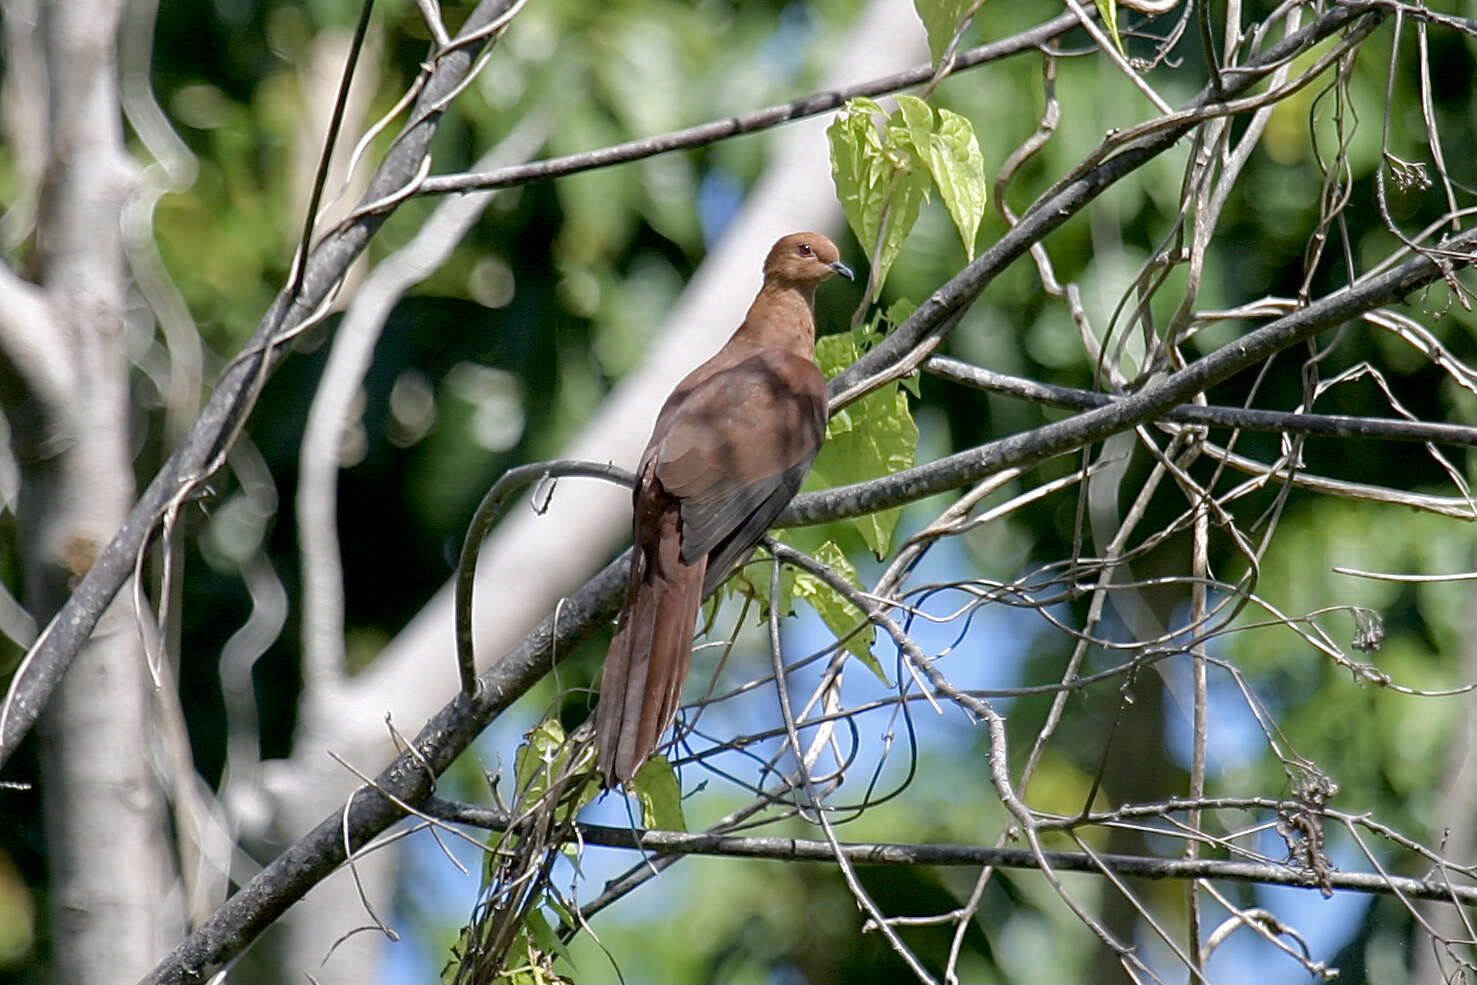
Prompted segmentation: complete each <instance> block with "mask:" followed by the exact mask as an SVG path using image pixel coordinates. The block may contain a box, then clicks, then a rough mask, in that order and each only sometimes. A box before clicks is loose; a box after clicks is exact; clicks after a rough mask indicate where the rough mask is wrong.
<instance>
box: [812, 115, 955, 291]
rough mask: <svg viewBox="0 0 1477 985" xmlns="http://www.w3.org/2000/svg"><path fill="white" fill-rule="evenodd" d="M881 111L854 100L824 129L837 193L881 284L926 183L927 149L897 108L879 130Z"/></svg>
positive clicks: (925, 192)
mask: <svg viewBox="0 0 1477 985" xmlns="http://www.w3.org/2000/svg"><path fill="white" fill-rule="evenodd" d="M909 98H912V97H909ZM924 108H925V110H926V109H927V106H926V105H925V107H924ZM929 113H930V116H931V115H932V111H929ZM882 115H883V114H882V107H881V106H879V105H878V104H877V102H876V101H875V100H872V99H865V98H860V99H853V100H851V101H849V102H848V103H847V104H846V106H845V107H844V108H842V110H841V111H840V112H839V113H837V114H836V119H835V120H834V121H832V123H831V125H830V126H829V127H828V128H827V129H826V135H827V137H828V138H829V139H830V144H831V175H832V178H833V179H834V181H835V183H836V195H837V197H838V198H839V199H840V200H841V208H842V211H844V212H845V213H846V221H847V223H848V224H849V225H850V226H851V231H852V232H853V233H855V234H856V238H857V241H858V242H860V243H861V245H862V249H863V250H865V251H866V252H867V259H868V260H869V261H870V262H871V264H872V268H873V270H874V271H875V276H876V278H877V283H878V284H879V285H880V284H881V283H882V282H883V281H885V280H886V279H887V272H888V271H889V270H891V269H892V264H893V261H894V260H896V259H897V255H898V252H899V251H900V250H902V248H903V240H904V239H906V238H907V236H908V233H909V232H910V231H911V230H912V228H913V223H914V222H916V221H917V220H918V209H919V206H921V205H922V204H923V201H924V199H926V198H927V197H928V192H929V188H930V181H929V172H928V163H927V160H926V154H921V153H920V152H919V151H918V149H917V147H916V146H915V141H914V140H913V139H912V135H911V133H910V132H909V130H908V127H907V124H906V121H905V120H904V119H903V117H902V115H901V111H899V113H894V114H893V115H892V116H891V117H887V118H886V119H885V120H884V122H885V124H886V128H885V129H884V130H879V129H878V121H877V118H878V117H881V116H882ZM900 138H901V139H900ZM923 146H924V147H926V146H927V144H926V142H925V143H924V145H923Z"/></svg>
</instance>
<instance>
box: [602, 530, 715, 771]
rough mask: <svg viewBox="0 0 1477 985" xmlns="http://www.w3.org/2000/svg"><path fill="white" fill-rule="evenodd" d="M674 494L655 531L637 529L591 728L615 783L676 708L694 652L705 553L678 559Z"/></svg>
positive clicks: (646, 751)
mask: <svg viewBox="0 0 1477 985" xmlns="http://www.w3.org/2000/svg"><path fill="white" fill-rule="evenodd" d="M680 523H681V521H680V519H679V511H678V509H677V506H676V503H675V501H672V503H671V508H670V509H666V510H663V511H662V513H661V516H660V521H659V527H658V530H657V531H655V533H656V536H655V537H652V536H650V535H649V534H648V535H647V536H641V535H640V533H639V532H638V536H637V538H636V546H635V551H634V552H633V554H632V557H631V577H630V581H629V582H628V583H627V585H626V603H625V606H624V607H623V608H622V609H621V619H620V624H619V625H618V626H617V627H616V631H615V637H614V638H613V639H612V640H611V641H610V651H609V653H607V654H606V656H605V670H604V672H603V674H602V675H601V679H600V703H599V705H598V706H596V708H595V733H596V736H597V737H598V740H599V744H600V773H601V775H602V776H603V777H604V778H605V785H606V786H607V787H613V786H615V785H616V784H617V783H624V782H626V781H627V780H629V779H630V778H631V777H632V776H634V775H635V774H636V770H637V769H639V768H640V766H641V764H642V763H644V762H645V761H646V758H647V757H648V756H650V755H651V754H652V752H654V751H655V750H656V744H657V740H658V739H660V738H661V734H662V733H663V732H664V731H666V728H667V726H668V725H669V724H671V721H672V719H673V718H674V717H676V714H677V703H678V701H679V700H680V698H681V695H682V681H683V679H684V678H686V677H687V667H688V664H689V663H690V662H691V660H692V632H693V627H694V625H695V624H696V623H697V614H698V607H699V606H700V605H701V604H702V600H703V574H704V572H705V571H706V570H707V558H706V557H704V558H699V559H698V561H697V562H696V563H694V564H687V563H685V562H684V561H683V560H682V536H681V529H680Z"/></svg>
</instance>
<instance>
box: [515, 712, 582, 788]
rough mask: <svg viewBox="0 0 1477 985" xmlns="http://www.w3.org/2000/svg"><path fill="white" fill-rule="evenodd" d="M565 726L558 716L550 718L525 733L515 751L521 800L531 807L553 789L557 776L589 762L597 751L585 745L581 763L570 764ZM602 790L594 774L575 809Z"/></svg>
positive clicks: (516, 779) (516, 773) (516, 775)
mask: <svg viewBox="0 0 1477 985" xmlns="http://www.w3.org/2000/svg"><path fill="white" fill-rule="evenodd" d="M566 738H567V736H566V735H565V734H564V726H563V725H561V724H560V723H559V719H557V718H546V719H544V720H543V721H542V722H539V723H538V724H537V725H535V726H534V727H533V728H531V729H529V730H528V731H527V732H526V733H524V739H525V741H524V743H523V744H522V745H521V746H519V747H518V751H517V752H515V753H514V754H513V778H514V781H515V782H516V784H517V787H516V790H517V798H518V800H517V803H518V806H519V807H527V806H529V805H531V804H533V803H535V802H536V801H537V800H538V799H539V798H540V797H542V796H543V795H544V793H545V792H546V791H547V790H548V789H549V784H550V783H552V782H553V781H554V780H555V779H557V778H559V777H561V776H565V775H567V774H568V773H571V772H575V771H577V770H578V769H579V768H582V767H587V766H589V762H588V760H590V759H593V758H594V755H595V752H594V749H593V748H592V747H589V746H587V747H586V748H585V749H584V753H583V757H582V760H581V762H580V763H577V764H570V762H569V755H570V748H569V746H568V745H566V744H565V740H566ZM599 794H600V784H599V782H598V780H597V779H596V778H595V777H593V776H592V777H591V778H590V779H589V780H588V781H587V782H586V783H585V786H584V787H583V788H582V789H581V790H580V794H579V798H578V801H577V803H576V804H575V807H574V809H575V810H579V809H580V808H581V807H583V806H584V805H586V804H588V803H590V802H591V801H592V800H594V799H595V798H596V797H597V796H599Z"/></svg>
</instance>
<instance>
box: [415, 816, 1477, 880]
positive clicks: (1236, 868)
mask: <svg viewBox="0 0 1477 985" xmlns="http://www.w3.org/2000/svg"><path fill="white" fill-rule="evenodd" d="M422 809H423V810H424V811H425V812H426V813H427V814H429V815H431V816H432V817H436V818H440V819H441V820H443V821H451V822H455V823H457V824H470V825H473V826H475V827H479V828H486V829H488V830H491V831H501V830H503V829H504V828H506V827H507V826H508V824H509V820H510V819H509V815H508V813H507V812H506V811H499V810H494V809H490V808H485V807H474V806H472V805H469V804H461V803H457V802H455V801H449V800H443V799H441V798H439V797H433V798H431V799H430V800H428V801H427V802H426V803H425V804H424V805H423V806H422ZM568 837H569V840H570V841H576V840H577V841H579V842H582V843H584V844H586V845H601V846H605V847H609V848H629V849H633V850H637V851H641V852H644V853H648V854H652V855H656V856H658V857H663V856H668V855H710V856H721V857H725V858H762V859H771V860H775V861H787V862H829V863H833V864H834V863H835V861H836V854H835V850H834V849H833V848H832V846H831V844H830V843H829V842H827V841H823V840H819V839H814V838H793V837H788V836H744V837H740V836H724V835H713V834H705V833H699V834H688V833H687V832H682V831H657V830H644V829H641V828H629V827H626V828H617V827H608V826H606V825H600V824H576V825H575V826H574V830H573V831H572V832H571V833H570V835H569V836H568ZM839 847H840V851H841V854H842V855H843V856H844V857H845V858H846V860H847V861H848V862H851V863H852V864H854V865H944V866H954V865H968V866H978V865H991V866H995V867H997V868H1003V869H1039V868H1040V867H1041V862H1040V860H1039V859H1038V858H1037V854H1036V853H1035V852H1033V851H1030V850H1028V849H1023V848H993V847H990V846H986V845H961V844H926V843H904V842H841V843H840V846H839ZM1041 855H1042V856H1044V857H1045V859H1046V861H1047V863H1048V864H1049V865H1050V866H1051V868H1053V869H1056V870H1059V871H1063V872H1093V873H1097V872H1101V871H1102V868H1103V867H1106V868H1107V869H1109V870H1110V871H1112V872H1114V873H1117V874H1119V875H1125V876H1134V877H1137V878H1140V879H1225V880H1228V881H1231V882H1251V883H1261V884H1268V885H1278V886H1295V887H1299V888H1316V887H1318V886H1320V885H1321V883H1320V877H1319V876H1318V875H1316V874H1314V873H1312V872H1309V871H1306V870H1303V869H1296V868H1293V867H1292V866H1288V865H1275V864H1271V863H1257V862H1233V861H1228V860H1224V859H1184V858H1154V857H1152V856H1144V855H1113V854H1103V853H1094V854H1093V855H1091V856H1089V855H1088V854H1087V853H1085V852H1063V851H1051V850H1047V849H1042V851H1041ZM1328 878H1329V880H1330V885H1332V886H1333V887H1334V888H1335V889H1344V890H1349V891H1351V892H1357V893H1372V894H1376V895H1382V896H1395V895H1404V896H1408V897H1410V898H1412V899H1424V900H1439V901H1442V902H1450V903H1464V904H1477V886H1454V885H1450V884H1449V883H1448V882H1446V881H1443V880H1438V879H1412V878H1410V877H1408V876H1396V875H1389V874H1380V873H1375V872H1333V873H1330V874H1329V876H1328Z"/></svg>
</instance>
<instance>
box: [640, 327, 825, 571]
mask: <svg viewBox="0 0 1477 985" xmlns="http://www.w3.org/2000/svg"><path fill="white" fill-rule="evenodd" d="M689 382H691V385H690V386H687V387H684V388H682V389H680V390H679V391H678V392H677V393H675V394H673V397H672V400H671V401H670V402H669V403H668V405H667V407H665V408H663V411H662V417H661V419H660V420H659V424H658V433H659V434H660V435H661V437H660V438H659V439H658V440H656V441H654V442H653V443H652V446H651V447H650V448H649V449H648V451H647V455H648V457H649V460H651V461H652V464H653V465H654V467H655V473H654V474H655V476H656V478H657V479H658V480H659V481H660V482H661V484H662V486H663V488H665V489H666V491H667V492H668V493H670V494H671V495H673V496H676V497H677V498H678V499H679V500H680V501H681V503H682V556H683V558H684V560H686V561H687V563H689V564H691V563H693V562H694V561H696V559H697V558H700V557H703V556H704V555H712V556H711V557H710V558H709V563H708V580H709V584H708V585H707V586H705V587H706V588H711V587H712V585H713V584H716V581H717V580H719V579H721V578H722V577H724V576H725V575H726V574H727V572H728V569H729V568H730V567H731V566H732V565H733V564H735V563H737V562H738V561H740V560H742V558H743V555H745V554H747V553H748V551H749V549H750V548H752V547H753V546H754V544H755V543H756V542H757V541H758V540H759V538H760V537H762V536H763V535H764V531H766V530H767V529H769V525H770V524H771V523H773V522H774V518H775V517H776V516H778V515H779V513H780V511H781V510H783V509H784V508H785V504H786V503H788V502H789V501H790V497H792V496H793V495H794V494H795V492H796V490H798V489H799V488H800V484H801V482H803V481H804V479H805V474H806V472H808V471H809V470H810V463H811V461H812V460H814V458H815V454H816V452H817V451H818V450H819V449H820V445H821V439H822V438H823V437H824V435H825V421H826V396H825V394H826V390H825V380H824V379H823V378H822V376H821V374H820V370H818V369H816V367H815V364H814V363H813V362H811V361H810V360H809V359H806V358H804V357H802V356H798V355H795V354H794V353H791V352H787V351H785V350H782V349H762V350H758V351H756V352H755V353H753V354H752V355H750V356H748V357H747V358H744V359H743V360H741V361H739V362H737V363H735V364H733V365H731V366H727V367H724V368H719V369H717V370H716V371H714V372H713V373H711V375H708V376H706V377H703V378H700V379H698V380H697V381H695V382H692V381H689Z"/></svg>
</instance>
